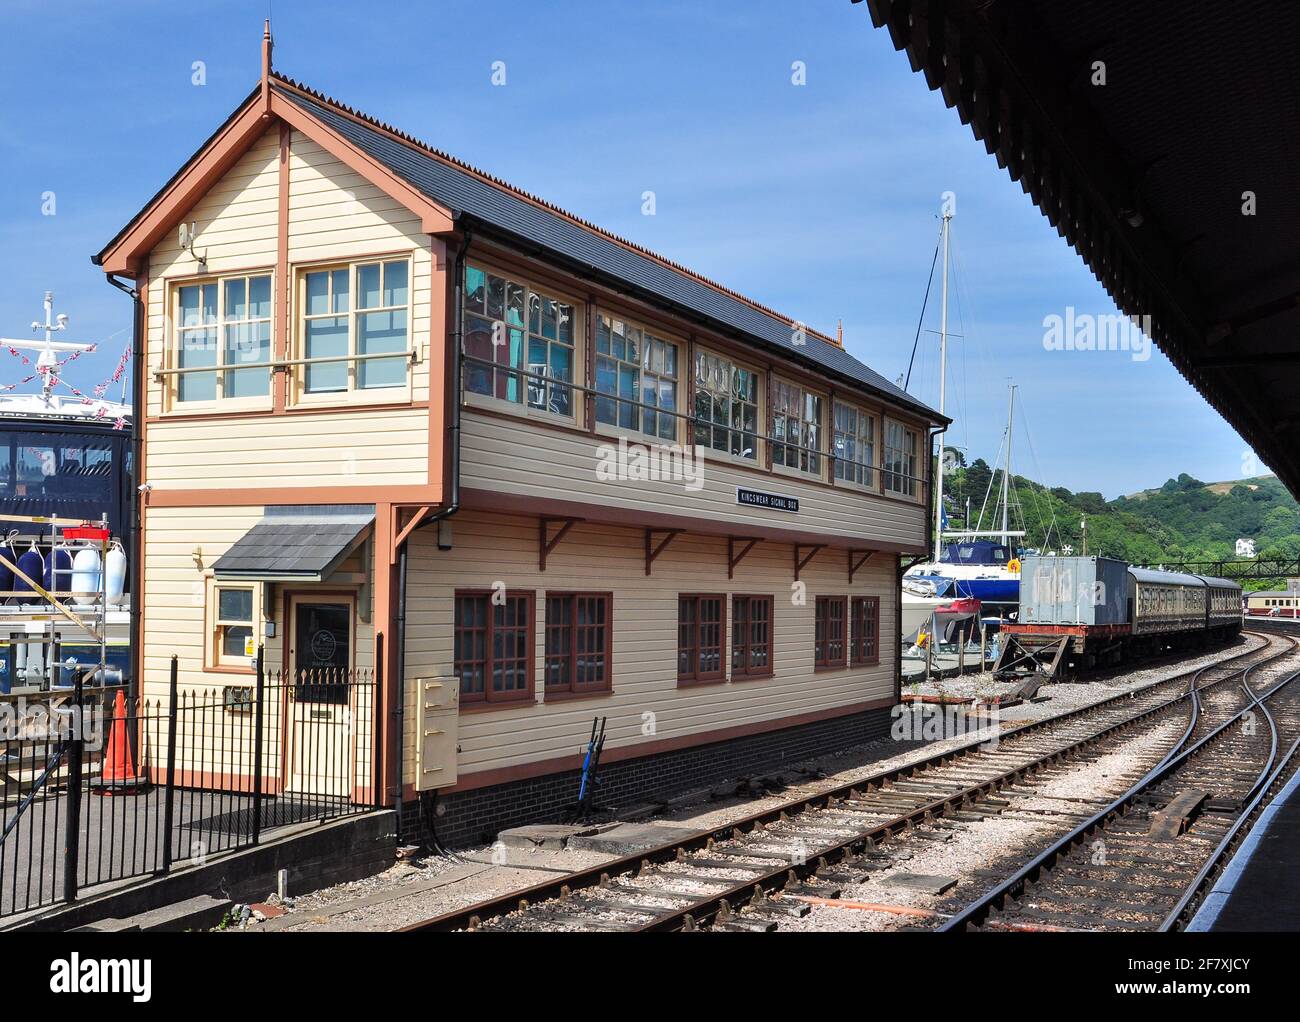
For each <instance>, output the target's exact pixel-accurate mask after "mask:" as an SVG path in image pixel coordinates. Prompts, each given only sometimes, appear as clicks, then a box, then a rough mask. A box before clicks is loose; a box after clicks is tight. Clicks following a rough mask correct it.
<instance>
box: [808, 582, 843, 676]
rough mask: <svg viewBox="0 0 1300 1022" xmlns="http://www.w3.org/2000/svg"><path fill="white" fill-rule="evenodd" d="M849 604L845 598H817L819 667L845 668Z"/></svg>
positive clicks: (817, 657)
mask: <svg viewBox="0 0 1300 1022" xmlns="http://www.w3.org/2000/svg"><path fill="white" fill-rule="evenodd" d="M847 602H848V601H847V600H846V599H845V598H844V597H843V596H819V597H817V623H816V636H815V642H814V653H815V659H816V665H817V666H818V667H843V666H844V665H845V663H846V659H845V654H846V652H847V648H848V644H847V641H846V640H847V638H848V636H847V634H846V632H847V628H846V625H847V624H848V621H847V620H846V618H847V616H848V615H847V610H848V607H847V606H846V604H847Z"/></svg>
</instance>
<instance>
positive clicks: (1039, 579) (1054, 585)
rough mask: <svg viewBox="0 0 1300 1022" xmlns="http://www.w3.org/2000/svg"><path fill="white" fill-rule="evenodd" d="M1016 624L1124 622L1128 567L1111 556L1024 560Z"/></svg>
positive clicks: (1125, 622) (1038, 557)
mask: <svg viewBox="0 0 1300 1022" xmlns="http://www.w3.org/2000/svg"><path fill="white" fill-rule="evenodd" d="M1019 623H1020V624H1022V625H1026V624H1051V625H1122V624H1127V623H1128V564H1127V563H1126V562H1124V561H1117V560H1115V559H1114V558H1112V557H1060V556H1037V557H1026V558H1024V560H1022V561H1021V562H1020V618H1019Z"/></svg>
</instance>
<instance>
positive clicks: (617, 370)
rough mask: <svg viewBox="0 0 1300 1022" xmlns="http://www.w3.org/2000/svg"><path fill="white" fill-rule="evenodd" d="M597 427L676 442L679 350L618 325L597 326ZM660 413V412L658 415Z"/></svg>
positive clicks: (604, 319)
mask: <svg viewBox="0 0 1300 1022" xmlns="http://www.w3.org/2000/svg"><path fill="white" fill-rule="evenodd" d="M596 392H597V397H596V421H597V422H603V423H605V424H606V425H608V426H619V427H622V428H623V429H630V430H635V431H636V432H638V433H648V434H650V436H652V437H658V438H659V439H661V440H676V439H677V416H676V415H672V414H664V413H665V412H668V413H671V412H676V411H677V345H675V344H673V343H672V341H664V340H661V339H660V338H658V337H655V336H653V335H652V334H649V333H647V332H646V331H644V330H642V329H641V328H640V327H635V326H632V324H630V323H625V322H623V321H622V320H620V319H614V318H612V317H610V316H605V315H601V316H600V317H598V318H597V320H596ZM661 410H662V411H661Z"/></svg>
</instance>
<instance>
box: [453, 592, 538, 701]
mask: <svg viewBox="0 0 1300 1022" xmlns="http://www.w3.org/2000/svg"><path fill="white" fill-rule="evenodd" d="M454 643H455V669H456V676H457V677H458V678H459V679H460V698H461V702H466V703H474V702H509V701H511V700H526V699H530V698H531V697H532V694H533V594H532V593H531V592H528V593H506V594H505V595H500V594H497V593H492V592H484V593H465V592H460V593H457V594H456V611H455V628H454Z"/></svg>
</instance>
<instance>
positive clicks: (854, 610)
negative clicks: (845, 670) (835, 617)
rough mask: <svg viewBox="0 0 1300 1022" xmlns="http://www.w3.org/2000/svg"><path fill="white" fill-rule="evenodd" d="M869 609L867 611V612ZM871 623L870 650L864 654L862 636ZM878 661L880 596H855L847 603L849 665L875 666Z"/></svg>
mask: <svg viewBox="0 0 1300 1022" xmlns="http://www.w3.org/2000/svg"><path fill="white" fill-rule="evenodd" d="M868 611H869V613H868ZM867 624H870V625H871V628H870V636H871V652H870V653H869V654H866V655H864V654H863V652H862V649H863V638H864V637H865V635H866V633H867V631H868V630H867V628H866V626H867ZM879 663H880V597H879V596H855V597H853V599H852V600H851V601H850V603H849V665H850V666H851V667H875V666H877V665H878V664H879Z"/></svg>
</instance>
